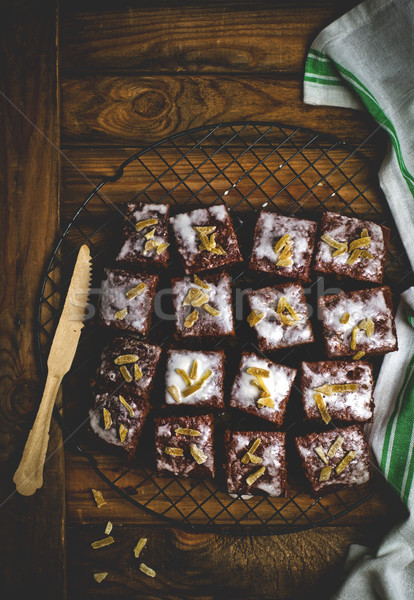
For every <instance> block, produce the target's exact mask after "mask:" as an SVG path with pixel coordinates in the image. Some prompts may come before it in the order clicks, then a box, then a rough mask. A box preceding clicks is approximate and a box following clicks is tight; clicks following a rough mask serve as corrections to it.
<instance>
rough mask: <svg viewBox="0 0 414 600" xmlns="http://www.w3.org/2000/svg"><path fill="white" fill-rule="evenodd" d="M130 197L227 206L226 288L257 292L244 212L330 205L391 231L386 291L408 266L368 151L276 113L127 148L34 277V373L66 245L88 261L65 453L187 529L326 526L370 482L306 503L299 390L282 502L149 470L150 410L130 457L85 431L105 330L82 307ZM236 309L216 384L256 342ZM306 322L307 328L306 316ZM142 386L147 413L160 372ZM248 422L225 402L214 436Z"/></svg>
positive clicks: (157, 333) (398, 286) (57, 306)
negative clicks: (90, 274) (70, 450)
mask: <svg viewBox="0 0 414 600" xmlns="http://www.w3.org/2000/svg"><path fill="white" fill-rule="evenodd" d="M361 147H362V146H361ZM132 200H137V201H144V202H168V203H170V204H171V205H172V211H182V210H185V209H189V208H194V207H197V206H200V205H201V206H206V205H211V204H214V203H217V202H223V203H225V204H226V205H227V206H228V208H229V211H230V212H231V214H232V218H233V222H234V225H235V230H236V232H237V235H238V237H239V241H240V243H241V247H242V250H243V252H244V258H245V262H244V265H242V266H237V267H235V268H234V269H233V270H232V272H231V275H232V281H233V288H234V293H235V296H237V293H238V292H237V290H240V289H244V288H246V287H253V288H254V287H256V288H259V287H261V286H263V285H266V284H268V283H269V281H270V280H269V279H268V277H267V276H266V275H263V276H261V275H259V274H253V273H251V272H249V271H248V269H247V268H246V265H247V263H248V259H249V251H250V246H251V236H252V231H253V226H254V221H255V213H257V211H258V210H259V209H260V208H262V207H266V208H267V209H268V210H277V211H278V212H281V213H283V214H286V215H295V216H298V217H300V216H304V217H310V218H318V215H319V214H320V213H322V212H323V211H325V210H335V211H338V212H340V213H343V214H346V215H349V216H358V217H362V218H367V219H369V220H373V221H375V222H377V223H380V224H387V225H388V226H390V227H391V229H392V235H391V246H390V251H389V254H388V260H387V265H386V269H385V277H384V283H386V284H388V285H390V286H391V288H392V290H393V292H394V294H395V295H398V294H399V293H400V292H401V291H402V290H403V289H405V288H406V287H407V286H408V285H409V284H411V283H412V281H413V274H412V272H411V270H410V267H409V263H408V260H407V257H406V255H405V253H404V250H403V247H402V245H401V242H400V240H399V237H398V233H397V231H396V228H395V225H394V224H393V221H392V218H391V215H390V214H389V212H388V209H387V206H386V203H385V201H384V200H383V198H382V196H381V193H380V191H379V188H378V184H377V179H376V173H375V168H374V167H373V165H372V164H371V163H370V161H369V160H368V159H367V158H366V157H365V156H364V155H363V154H362V153H361V152H360V150H359V149H355V148H351V147H349V146H348V145H346V144H345V143H343V142H341V141H339V140H337V139H334V138H332V137H330V136H327V135H322V134H319V133H316V132H313V131H310V130H307V129H303V128H300V127H292V126H290V125H283V124H279V123H232V124H219V125H210V126H206V127H200V128H197V129H192V130H189V131H186V132H184V133H181V134H177V135H175V136H172V137H169V138H168V139H165V140H163V141H161V142H158V143H157V144H154V145H153V146H151V147H150V148H147V149H145V150H143V151H141V152H138V153H136V154H134V155H133V156H131V157H130V158H128V160H126V161H125V162H124V163H122V164H121V165H120V166H119V168H118V169H117V171H116V173H115V174H114V175H113V176H111V177H105V178H103V179H102V181H101V182H100V183H99V185H97V186H96V187H95V189H94V190H93V191H92V192H91V193H90V195H89V196H88V197H87V198H86V199H84V200H83V202H81V204H80V206H79V208H78V210H77V211H76V213H75V214H74V215H73V217H72V218H71V219H70V220H69V221H68V222H67V223H66V224H65V225H64V227H63V231H62V234H61V236H60V238H59V240H58V243H57V245H56V248H55V250H54V252H53V254H52V257H51V259H50V263H49V265H48V268H47V273H46V275H45V277H44V280H43V282H42V287H41V294H40V298H39V304H38V312H37V319H38V328H37V346H38V356H39V362H40V367H41V370H42V373H43V375H45V373H46V359H47V355H48V351H49V348H50V344H51V341H52V337H53V333H54V330H55V328H56V325H57V322H58V319H59V316H60V311H61V309H62V307H63V301H64V299H65V296H66V292H67V288H68V285H69V281H70V277H71V273H72V270H73V266H74V263H75V259H76V255H77V251H78V249H79V247H80V246H81V245H82V244H83V243H87V244H88V245H89V247H90V249H91V255H92V258H93V266H94V280H93V289H92V295H91V301H92V305H91V307H90V314H89V316H90V317H92V318H91V319H88V320H87V322H86V326H85V329H84V332H83V334H82V337H81V340H80V344H79V347H78V352H77V355H76V357H75V360H74V364H73V367H72V370H71V372H70V373H69V375H68V376H67V377H66V378H65V381H64V394H63V397H64V401H63V406H62V408H60V409H59V410H57V409H56V410H55V414H56V417H57V418H58V420H59V421H60V423H61V425H62V427H63V431H64V434H65V437H66V438H67V439H69V440H71V442H72V443H73V447H74V448H75V450H76V452H78V453H79V454H81V455H82V456H84V457H85V458H86V459H87V460H88V461H90V463H91V465H92V467H93V468H94V469H95V471H96V472H97V473H99V475H100V476H101V477H102V479H104V480H105V481H106V482H107V483H108V485H110V486H111V487H112V488H113V489H115V490H116V491H117V492H118V493H119V494H120V495H122V496H124V497H125V498H126V499H127V500H128V501H129V502H131V503H132V504H134V505H135V506H136V507H137V509H138V508H140V509H144V510H145V511H147V512H149V513H151V514H155V515H158V516H159V517H160V518H162V519H164V520H165V521H168V522H169V523H171V524H173V525H175V526H177V525H180V526H183V527H186V528H188V529H191V530H193V531H194V530H197V531H211V532H229V533H251V534H269V533H287V532H293V531H299V530H303V529H308V528H312V527H315V526H319V525H322V524H326V523H329V522H331V521H332V520H334V519H337V518H339V517H340V516H342V515H344V514H345V513H347V512H349V511H351V510H352V509H354V508H355V507H357V506H358V505H360V504H361V503H362V502H364V501H365V500H366V499H367V498H369V497H370V496H372V494H373V493H374V491H375V482H374V484H372V483H370V484H366V485H363V486H359V487H354V488H350V489H348V490H343V491H340V492H336V493H333V494H330V495H329V496H326V497H324V498H318V499H314V498H312V497H311V496H310V495H309V494H308V491H307V488H306V484H305V483H304V481H303V476H302V475H301V472H300V468H299V467H298V465H297V462H296V461H297V459H296V457H295V453H294V452H293V451H292V448H291V441H292V438H293V434H297V433H301V432H303V431H305V429H304V425H303V424H302V423H301V415H300V406H299V394H298V390H294V392H293V394H292V398H291V400H290V402H289V405H288V412H287V416H286V419H285V425H284V428H285V430H286V431H287V434H288V449H287V451H288V471H289V490H290V497H289V498H268V497H264V496H263V497H262V496H256V497H253V498H246V497H231V496H229V495H228V494H227V493H226V492H225V491H224V485H223V484H224V482H223V481H222V480H221V479H220V476H219V478H218V480H217V481H210V480H207V479H206V480H201V481H195V480H185V479H178V478H175V477H171V478H160V477H158V476H157V475H156V472H155V470H154V467H153V464H152V461H151V458H150V456H151V452H150V448H151V420H150V421H149V422H148V424H147V425H146V426H145V428H144V432H143V435H142V438H141V441H140V444H139V446H138V452H137V460H136V462H134V463H132V464H127V463H126V461H125V458H124V457H123V456H120V455H118V454H116V453H114V452H112V451H111V450H110V449H108V448H102V447H100V445H99V443H96V442H94V441H91V439H90V437H89V435H88V432H87V413H88V408H89V404H90V402H91V399H90V397H89V378H90V376H92V375H93V373H94V369H95V368H96V364H97V361H98V357H99V354H100V351H101V348H102V346H103V344H104V343H105V341H107V339H108V335H109V333H108V332H105V331H103V330H101V329H99V328H98V327H96V326H95V325H94V319H93V312H94V305H96V300H97V294H98V291H99V283H100V281H101V280H102V269H103V267H104V266H107V265H108V264H110V263H111V261H112V260H113V257H114V255H115V254H116V250H117V245H118V244H119V231H120V223H121V218H122V217H121V214H120V208H119V206H120V204H121V203H122V202H127V201H132ZM177 274H181V269H180V267H179V265H178V262H177V260H176V259H175V260H174V259H173V260H172V261H171V264H170V265H169V267H168V269H167V270H166V272H165V273H162V274H161V276H160V288H161V289H162V288H168V286H169V280H170V278H171V277H172V276H175V275H177ZM338 285H339V284H338V282H337V281H335V280H333V281H331V280H329V278H323V277H316V278H315V279H314V280H313V281H312V283H311V284H309V285H308V286H307V289H306V292H307V294H308V299H309V303H310V305H313V306H315V301H316V297H317V296H318V295H320V294H321V293H326V292H328V290H329V287H331V289H332V287H334V288H335V289H337V286H338ZM349 286H351V287H352V284H341V288H342V289H350V288H349ZM356 287H359V286H356ZM169 310H170V311H171V308H169ZM168 314H169V313H168V302H167V307H163V315H162V316H159V315H154V318H153V323H152V327H151V332H150V335H149V339H150V341H153V342H155V343H158V344H160V345H161V346H163V347H164V348H166V347H168V346H169V345H171V344H172V343H173V335H172V334H173V323H172V321H171V319H170V318H168ZM235 317H236V338H235V340H230V341H229V340H226V339H224V338H223V339H221V340H219V341H218V342H217V343H216V344H215V346H220V347H221V348H223V349H224V350H225V352H226V355H227V356H228V365H227V374H226V376H227V380H228V381H227V383H226V386H227V389H228V387H229V385H231V379H232V377H233V375H234V374H235V370H236V368H237V363H238V359H239V356H240V352H241V351H242V350H245V351H252V352H258V349H257V348H256V346H255V341H254V339H253V338H252V337H251V335H252V334H251V331H248V330H249V328H248V327H247V326H246V324H245V320H244V319H243V306H242V304H240V303H239V304H238V305H237V306H236V315H235ZM244 317H245V315H244ZM312 319H313V321H314V323H313V325H314V327H315V330H316V331H317V328H318V323H317V322H316V318H315V316H313V317H312ZM273 358H274V359H275V360H277V361H278V362H282V363H284V364H288V365H290V366H298V364H299V363H300V361H301V360H317V359H323V349H322V348H321V347H320V346H319V345H318V344H315V345H313V344H312V345H311V347H304V348H302V349H301V348H296V349H288V351H287V352H284V353H283V354H278V355H277V356H276V357H275V356H274V357H273ZM378 366H379V363H378V361H377V362H376V363H375V364H374V367H375V369H376V370H377V369H378ZM158 379H162V377H161V378H158ZM153 396H154V400H153V403H154V409H153V413H154V414H161V412H160V408H159V407H158V406H157V398H160V397H162V381H161V383H157V384H156V386H155V390H154V394H153ZM165 412H166V411H165V410H164V412H163V414H165ZM259 421H260V420H259V419H257V418H256V417H252V416H244V415H243V414H241V413H237V411H234V412H227V411H224V412H222V413H220V414H218V415H217V419H216V422H217V428H218V430H219V434H220V429H223V428H224V427H225V426H231V427H234V428H240V429H250V428H251V429H256V430H260V429H271V428H272V425H271V424H267V425H264V424H263V423H261V422H259ZM216 457H217V460H218V463H220V461H221V458H222V450H221V448H220V447H219V446H218V448H217V450H216ZM219 472H220V469H219ZM374 481H375V480H374Z"/></svg>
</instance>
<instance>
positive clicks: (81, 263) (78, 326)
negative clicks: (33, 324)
mask: <svg viewBox="0 0 414 600" xmlns="http://www.w3.org/2000/svg"><path fill="white" fill-rule="evenodd" d="M90 279H91V256H90V252H89V248H88V246H86V245H85V244H84V245H83V246H81V248H80V250H79V253H78V257H77V259H76V264H75V268H74V270H73V275H72V279H71V281H70V285H69V289H68V293H67V296H66V300H65V304H64V306H63V311H62V314H61V316H60V319H59V323H58V326H57V328H56V332H55V335H54V337H53V342H52V346H51V348H50V352H49V357H48V360H47V369H48V373H47V379H46V384H45V389H44V392H43V397H42V400H41V402H40V406H39V410H38V413H37V416H36V419H35V422H34V424H33V427H32V429H31V431H30V433H29V437H28V439H27V442H26V445H25V447H24V451H23V456H22V459H21V461H20V464H19V466H18V468H17V471H16V473H15V474H14V477H13V481H14V483H15V484H16V490H17V491H18V492H19V494H22V495H23V496H31V495H32V494H34V493H35V491H36V490H37V489H39V488H41V487H42V485H43V466H44V462H45V458H46V450H47V446H48V443H49V428H50V420H51V418H52V412H53V407H54V404H55V400H56V396H57V393H58V391H59V387H60V384H61V382H62V379H63V376H64V375H66V373H67V372H68V371H69V369H70V367H71V365H72V362H73V357H74V356H75V352H76V348H77V346H78V342H79V336H80V333H81V330H82V328H83V320H84V317H85V309H86V305H87V302H88V296H89V289H90V283H91V282H90Z"/></svg>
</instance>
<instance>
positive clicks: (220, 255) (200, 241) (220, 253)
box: [170, 204, 242, 275]
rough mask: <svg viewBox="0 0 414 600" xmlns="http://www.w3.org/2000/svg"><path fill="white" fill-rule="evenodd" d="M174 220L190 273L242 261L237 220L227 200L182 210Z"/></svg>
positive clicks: (179, 251) (183, 258)
mask: <svg viewBox="0 0 414 600" xmlns="http://www.w3.org/2000/svg"><path fill="white" fill-rule="evenodd" d="M170 221H171V225H172V229H173V233H174V237H175V243H176V246H177V249H178V253H179V255H180V258H181V262H182V264H183V266H184V271H185V272H186V273H187V274H189V275H190V274H192V273H199V272H201V271H206V270H207V269H217V268H218V267H228V266H230V265H233V264H235V263H239V262H241V261H242V255H241V254H240V250H239V245H238V242H237V237H236V234H235V233H234V229H233V223H232V221H231V218H230V215H229V213H228V211H227V208H226V207H225V206H224V204H217V205H215V206H210V207H209V208H198V209H196V210H193V211H191V212H188V213H181V214H178V215H175V216H174V217H171V219H170ZM199 228H200V229H199Z"/></svg>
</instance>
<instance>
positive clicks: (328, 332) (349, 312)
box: [318, 286, 398, 358]
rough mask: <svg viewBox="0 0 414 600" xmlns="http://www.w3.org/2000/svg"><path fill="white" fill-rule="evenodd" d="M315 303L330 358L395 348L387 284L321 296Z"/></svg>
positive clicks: (396, 346)
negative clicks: (316, 303)
mask: <svg viewBox="0 0 414 600" xmlns="http://www.w3.org/2000/svg"><path fill="white" fill-rule="evenodd" d="M318 304H319V315H320V318H321V321H322V328H323V337H324V341H325V347H326V353H327V355H328V357H329V358H333V357H335V356H352V357H353V358H354V357H356V358H362V356H364V355H367V356H368V355H373V354H385V353H386V352H393V351H394V350H398V344H397V336H396V331H395V324H394V319H393V306H392V299H391V290H390V288H389V287H387V286H383V287H378V288H372V289H368V290H357V291H354V292H347V293H344V292H341V293H340V294H335V295H328V296H321V297H320V298H319V299H318Z"/></svg>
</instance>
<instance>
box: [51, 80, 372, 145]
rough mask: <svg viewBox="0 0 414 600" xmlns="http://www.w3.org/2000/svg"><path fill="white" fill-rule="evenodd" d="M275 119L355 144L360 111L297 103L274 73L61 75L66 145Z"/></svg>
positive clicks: (296, 85)
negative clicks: (248, 75)
mask: <svg viewBox="0 0 414 600" xmlns="http://www.w3.org/2000/svg"><path fill="white" fill-rule="evenodd" d="M249 120H250V121H279V122H282V123H283V122H284V123H290V124H292V125H301V126H304V127H308V128H310V129H314V130H316V131H320V132H324V133H330V134H331V135H337V136H338V137H340V138H341V139H342V140H344V141H349V140H352V142H353V143H356V144H358V143H360V142H361V141H362V140H364V139H365V138H366V137H367V136H368V135H370V134H371V133H372V131H373V130H374V129H376V126H375V124H374V123H373V121H371V120H370V119H369V118H367V116H366V115H365V114H363V113H359V112H356V111H353V110H351V109H344V108H336V107H318V106H310V105H305V104H303V102H302V82H301V80H299V79H290V78H283V79H282V78H280V79H276V78H275V77H272V76H266V77H264V76H263V77H260V76H252V77H246V76H241V75H240V76H224V75H222V76H209V75H179V76H176V77H173V76H170V75H163V76H157V77H155V76H147V77H140V76H136V77H133V76H127V75H125V76H123V77H120V76H96V75H91V76H89V77H71V78H69V77H66V78H65V79H64V81H62V141H63V144H64V145H91V144H93V145H97V146H99V145H115V146H117V145H118V146H119V145H120V146H134V147H138V148H139V147H140V146H142V145H149V144H152V143H154V142H156V141H158V140H161V139H163V138H165V137H167V136H170V135H173V134H175V133H178V132H181V131H185V130H186V129H190V128H193V127H199V126H203V125H207V124H211V123H220V122H229V121H230V122H233V121H249Z"/></svg>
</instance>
